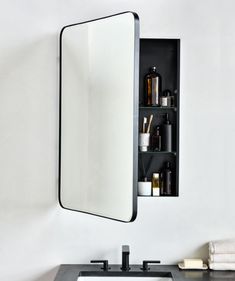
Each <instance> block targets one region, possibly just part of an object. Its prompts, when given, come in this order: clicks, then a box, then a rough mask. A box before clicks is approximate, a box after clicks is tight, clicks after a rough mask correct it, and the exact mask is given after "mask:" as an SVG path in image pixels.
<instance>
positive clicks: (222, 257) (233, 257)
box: [209, 254, 235, 263]
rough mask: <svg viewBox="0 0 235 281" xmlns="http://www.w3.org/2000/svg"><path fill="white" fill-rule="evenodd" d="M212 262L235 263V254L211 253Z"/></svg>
mask: <svg viewBox="0 0 235 281" xmlns="http://www.w3.org/2000/svg"><path fill="white" fill-rule="evenodd" d="M209 259H210V261H211V262H223V263H230V262H234V263H235V254H209Z"/></svg>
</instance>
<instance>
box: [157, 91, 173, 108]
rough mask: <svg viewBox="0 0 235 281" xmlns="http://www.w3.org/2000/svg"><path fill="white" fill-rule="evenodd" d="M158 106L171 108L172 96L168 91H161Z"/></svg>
mask: <svg viewBox="0 0 235 281" xmlns="http://www.w3.org/2000/svg"><path fill="white" fill-rule="evenodd" d="M160 104H161V106H162V107H171V106H172V94H171V91H170V90H165V91H163V93H162V96H161V98H160Z"/></svg>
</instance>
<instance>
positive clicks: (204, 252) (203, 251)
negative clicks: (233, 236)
mask: <svg viewBox="0 0 235 281" xmlns="http://www.w3.org/2000/svg"><path fill="white" fill-rule="evenodd" d="M193 256H194V257H195V258H201V257H203V259H204V261H205V262H206V263H207V259H208V243H205V244H204V245H202V246H201V247H199V248H196V249H195V251H194V253H193Z"/></svg>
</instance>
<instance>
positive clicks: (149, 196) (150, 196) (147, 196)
mask: <svg viewBox="0 0 235 281" xmlns="http://www.w3.org/2000/svg"><path fill="white" fill-rule="evenodd" d="M138 197H141V198H144V197H146V198H162V197H164V198H167V197H178V195H168V196H166V195H160V196H152V195H146V196H145V195H138Z"/></svg>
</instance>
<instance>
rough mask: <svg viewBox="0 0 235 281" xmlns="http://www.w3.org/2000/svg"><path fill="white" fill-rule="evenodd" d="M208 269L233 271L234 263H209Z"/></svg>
mask: <svg viewBox="0 0 235 281" xmlns="http://www.w3.org/2000/svg"><path fill="white" fill-rule="evenodd" d="M209 268H210V269H212V270H235V263H232V262H231V263H225V262H210V261H209Z"/></svg>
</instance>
